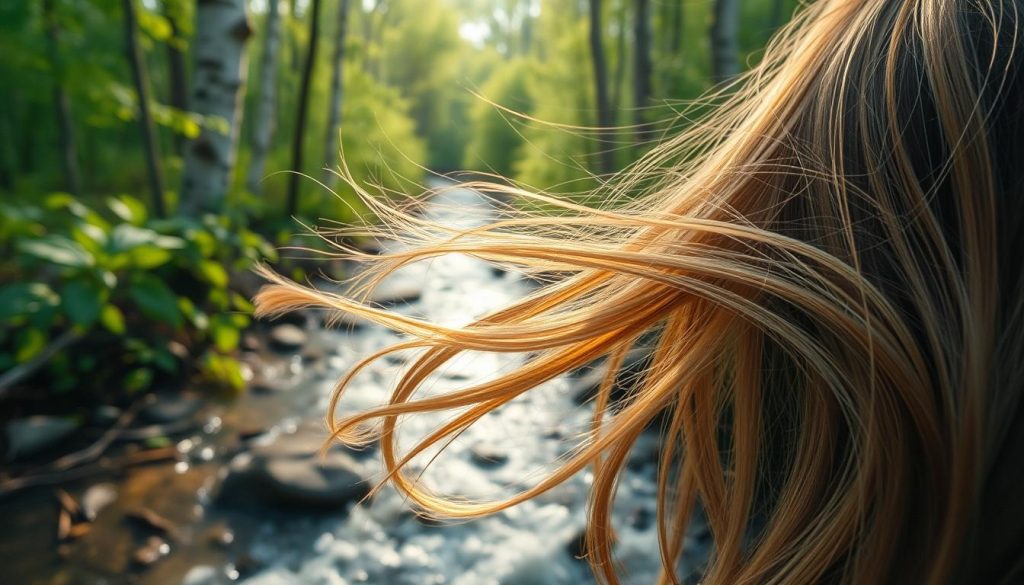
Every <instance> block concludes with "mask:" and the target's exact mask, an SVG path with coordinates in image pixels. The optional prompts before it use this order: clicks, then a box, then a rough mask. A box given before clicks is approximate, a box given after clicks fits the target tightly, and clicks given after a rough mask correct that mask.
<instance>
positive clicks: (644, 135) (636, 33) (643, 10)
mask: <svg viewBox="0 0 1024 585" xmlns="http://www.w3.org/2000/svg"><path fill="white" fill-rule="evenodd" d="M633 6H634V7H635V12H636V13H635V14H634V15H633V16H634V20H633V123H634V124H635V125H636V140H637V142H638V143H644V142H647V141H649V140H651V138H652V135H653V132H652V129H651V127H650V125H649V124H648V123H647V108H648V107H649V106H650V101H651V74H652V71H651V70H652V66H651V6H650V3H649V1H648V0H636V1H635V2H634V3H633Z"/></svg>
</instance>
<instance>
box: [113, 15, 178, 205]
mask: <svg viewBox="0 0 1024 585" xmlns="http://www.w3.org/2000/svg"><path fill="white" fill-rule="evenodd" d="M121 6H122V9H123V11H124V36H125V44H126V45H127V47H126V48H127V53H128V63H129V64H130V65H131V68H132V79H133V81H134V82H135V95H136V96H137V98H138V101H139V127H140V128H141V129H142V146H143V149H144V150H145V152H146V170H147V171H148V173H149V190H150V195H151V196H152V198H153V209H154V211H156V216H157V217H165V216H166V215H167V206H166V205H165V204H164V178H163V170H162V169H161V167H160V151H159V148H158V147H157V143H156V131H155V130H154V129H153V117H152V116H151V115H150V113H149V99H150V98H149V79H148V78H147V77H146V69H145V65H144V64H143V62H142V52H141V50H140V49H139V41H138V37H136V34H137V29H138V24H137V21H136V18H135V0H124V1H123V2H122V3H121Z"/></svg>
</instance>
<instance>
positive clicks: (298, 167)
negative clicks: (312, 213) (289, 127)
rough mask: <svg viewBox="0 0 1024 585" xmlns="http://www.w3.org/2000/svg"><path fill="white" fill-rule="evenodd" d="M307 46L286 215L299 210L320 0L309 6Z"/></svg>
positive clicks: (293, 141)
mask: <svg viewBox="0 0 1024 585" xmlns="http://www.w3.org/2000/svg"><path fill="white" fill-rule="evenodd" d="M310 10H311V12H312V15H311V16H310V20H309V48H308V49H307V51H306V62H305V64H304V65H303V68H302V85H301V86H300V88H299V112H298V116H297V119H296V122H295V136H294V137H293V139H292V168H291V171H292V172H291V173H290V174H289V175H288V200H287V203H286V205H287V207H285V213H286V215H289V216H293V215H295V214H296V213H298V211H299V180H300V179H301V178H302V177H301V176H300V173H301V172H302V150H303V146H304V145H305V137H306V117H307V115H308V113H309V89H310V85H311V83H312V81H313V66H314V65H315V64H316V46H317V44H319V42H320V0H313V4H312V6H311V7H310Z"/></svg>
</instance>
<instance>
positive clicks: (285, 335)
mask: <svg viewBox="0 0 1024 585" xmlns="http://www.w3.org/2000/svg"><path fill="white" fill-rule="evenodd" d="M308 337H309V336H308V335H306V332H305V331H303V330H302V329H300V328H299V327H297V326H296V325H292V324H291V323H284V324H281V325H278V326H276V327H274V328H273V329H271V330H270V346H271V347H272V348H273V349H275V350H277V351H282V352H287V351H295V350H296V349H299V348H300V347H302V346H303V345H305V344H306V341H307V339H308Z"/></svg>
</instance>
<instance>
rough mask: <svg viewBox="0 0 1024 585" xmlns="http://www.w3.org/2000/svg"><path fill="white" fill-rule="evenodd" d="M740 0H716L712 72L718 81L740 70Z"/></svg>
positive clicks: (712, 30) (712, 36)
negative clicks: (738, 35)
mask: <svg viewBox="0 0 1024 585" xmlns="http://www.w3.org/2000/svg"><path fill="white" fill-rule="evenodd" d="M739 13H740V5H739V0H715V6H714V14H713V17H712V20H711V31H710V32H711V74H712V77H713V78H714V81H715V82H716V83H721V82H723V81H726V80H728V79H729V78H730V77H733V76H734V75H736V74H738V73H739V72H740V60H739V42H738V40H737V38H736V37H737V30H738V29H739V16H740V15H739Z"/></svg>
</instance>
